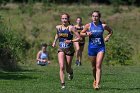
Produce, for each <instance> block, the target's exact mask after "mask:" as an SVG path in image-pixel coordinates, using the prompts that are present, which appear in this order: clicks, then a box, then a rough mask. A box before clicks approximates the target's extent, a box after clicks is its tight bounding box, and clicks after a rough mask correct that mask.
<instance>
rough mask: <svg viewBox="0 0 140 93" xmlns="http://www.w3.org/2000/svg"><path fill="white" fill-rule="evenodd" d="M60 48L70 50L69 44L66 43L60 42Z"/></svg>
mask: <svg viewBox="0 0 140 93" xmlns="http://www.w3.org/2000/svg"><path fill="white" fill-rule="evenodd" d="M59 46H60V48H69V45H68V44H67V43H64V42H60V43H59Z"/></svg>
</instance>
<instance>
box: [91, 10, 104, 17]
mask: <svg viewBox="0 0 140 93" xmlns="http://www.w3.org/2000/svg"><path fill="white" fill-rule="evenodd" d="M95 12H96V13H98V15H99V17H100V18H101V13H100V11H98V10H94V11H92V12H91V13H90V15H91V16H92V14H93V13H95Z"/></svg>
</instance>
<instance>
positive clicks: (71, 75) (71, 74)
mask: <svg viewBox="0 0 140 93" xmlns="http://www.w3.org/2000/svg"><path fill="white" fill-rule="evenodd" d="M72 79H73V72H72V73H68V80H72Z"/></svg>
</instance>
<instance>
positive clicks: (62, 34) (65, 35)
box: [57, 26, 73, 48]
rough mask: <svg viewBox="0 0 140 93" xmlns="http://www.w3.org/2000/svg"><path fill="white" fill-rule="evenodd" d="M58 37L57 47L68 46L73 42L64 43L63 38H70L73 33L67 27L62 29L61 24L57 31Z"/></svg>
mask: <svg viewBox="0 0 140 93" xmlns="http://www.w3.org/2000/svg"><path fill="white" fill-rule="evenodd" d="M57 34H58V37H59V47H60V48H70V47H71V46H72V44H73V43H69V44H67V43H65V40H72V38H73V35H72V33H71V32H70V31H69V27H67V29H64V30H62V26H61V28H60V29H58V31H57Z"/></svg>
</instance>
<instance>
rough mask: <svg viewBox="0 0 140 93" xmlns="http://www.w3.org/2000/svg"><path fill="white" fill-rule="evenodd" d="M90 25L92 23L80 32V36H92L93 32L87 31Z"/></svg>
mask: <svg viewBox="0 0 140 93" xmlns="http://www.w3.org/2000/svg"><path fill="white" fill-rule="evenodd" d="M89 27H90V24H86V25H85V26H84V29H83V30H82V31H81V32H80V36H82V37H86V36H90V35H91V34H92V33H91V32H87V31H88V30H89Z"/></svg>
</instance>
